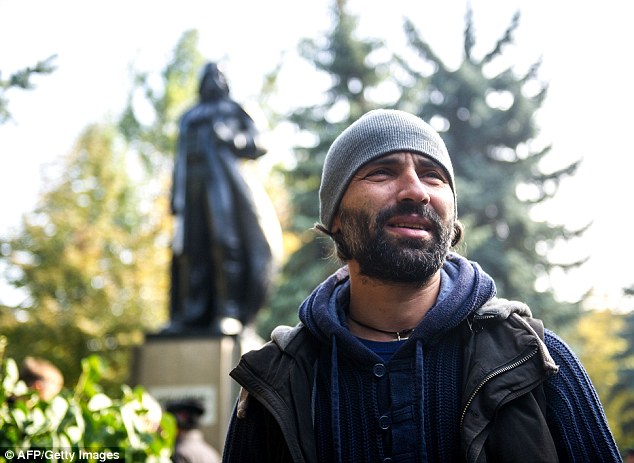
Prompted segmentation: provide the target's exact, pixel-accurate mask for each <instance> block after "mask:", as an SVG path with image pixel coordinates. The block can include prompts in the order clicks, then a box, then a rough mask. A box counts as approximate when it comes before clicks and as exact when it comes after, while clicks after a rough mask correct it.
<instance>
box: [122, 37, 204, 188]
mask: <svg viewBox="0 0 634 463" xmlns="http://www.w3.org/2000/svg"><path fill="white" fill-rule="evenodd" d="M198 38H199V34H198V31H196V30H190V31H187V32H185V33H184V34H183V35H182V36H181V38H180V39H179V41H178V43H177V44H176V47H175V48H174V53H173V55H172V58H171V60H170V62H169V63H168V64H167V65H166V66H165V68H164V69H163V71H162V73H161V76H160V79H154V78H153V77H155V76H153V75H150V74H149V73H147V72H141V71H138V70H135V71H134V72H133V76H132V79H133V85H132V89H131V91H130V93H129V97H128V103H127V105H126V107H125V109H124V111H123V114H122V116H121V118H120V120H119V123H118V126H119V130H120V132H121V134H122V135H123V136H124V138H125V139H126V140H127V142H128V143H129V144H130V146H131V147H132V148H133V149H134V150H135V151H137V152H138V153H139V155H140V158H141V159H142V161H143V165H144V167H145V168H146V171H147V173H148V174H149V175H148V178H147V180H148V181H151V180H152V178H158V179H159V183H160V185H162V186H161V187H159V188H158V189H157V190H156V194H159V195H163V194H165V187H169V186H170V184H166V183H165V174H166V173H170V172H171V168H172V166H173V160H174V154H175V146H176V139H177V137H178V121H179V119H180V116H181V114H182V113H183V112H184V111H185V109H186V108H187V107H188V106H190V105H191V104H192V103H193V102H194V101H196V99H197V98H198V84H199V79H200V73H201V71H202V69H203V65H204V64H205V59H204V57H203V56H202V55H201V53H200V51H199V50H198Z"/></svg>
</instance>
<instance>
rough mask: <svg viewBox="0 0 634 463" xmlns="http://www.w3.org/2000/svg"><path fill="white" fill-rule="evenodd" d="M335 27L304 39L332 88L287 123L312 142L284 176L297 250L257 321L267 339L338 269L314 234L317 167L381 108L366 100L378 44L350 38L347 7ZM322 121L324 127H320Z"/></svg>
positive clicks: (373, 82)
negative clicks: (339, 139) (343, 135)
mask: <svg viewBox="0 0 634 463" xmlns="http://www.w3.org/2000/svg"><path fill="white" fill-rule="evenodd" d="M332 16H333V27H332V29H331V30H329V31H327V32H326V33H325V34H324V36H323V37H320V38H318V39H314V40H313V39H305V40H303V41H302V42H301V44H300V48H299V50H300V54H301V56H302V57H303V58H304V59H306V60H307V61H309V62H311V63H312V64H314V66H315V67H316V69H317V71H318V72H319V73H324V74H325V75H328V76H329V78H330V86H329V87H328V88H327V89H325V90H324V91H323V93H322V95H323V98H322V99H321V101H318V102H316V103H315V104H313V105H311V106H306V107H302V108H300V109H297V110H294V111H292V112H291V113H290V114H289V115H288V117H287V118H288V120H290V121H291V122H292V123H293V124H296V125H297V127H299V128H300V130H301V131H302V132H303V133H304V134H309V135H310V139H311V140H312V142H310V143H307V144H302V145H298V146H296V147H295V148H294V151H293V154H294V163H293V167H292V168H290V169H286V170H284V171H283V175H284V178H285V185H286V189H287V191H288V197H289V198H290V201H291V206H290V207H291V209H292V213H290V214H288V217H289V221H288V222H287V223H285V224H284V228H285V230H286V232H287V238H288V235H289V234H290V235H292V236H293V237H294V239H295V240H296V243H297V250H296V251H295V252H294V253H292V254H291V255H290V256H289V258H288V260H287V262H286V263H285V264H284V266H283V269H282V271H281V275H280V278H279V285H278V288H277V291H276V292H275V294H274V295H273V298H272V300H271V302H270V305H269V307H267V308H265V309H264V310H262V311H261V312H260V314H259V317H258V331H259V333H260V334H261V335H262V336H263V337H265V339H266V338H268V336H269V334H270V330H271V329H272V328H273V327H274V326H275V325H277V324H280V323H286V324H295V323H296V322H297V307H298V305H299V303H300V302H301V301H302V300H303V299H304V298H305V297H306V296H307V295H308V293H309V292H310V291H311V290H312V289H313V288H314V287H315V286H316V285H317V284H318V283H319V282H321V281H322V280H323V279H324V278H325V277H327V276H328V275H329V274H330V273H332V272H333V271H334V270H335V269H336V268H337V264H336V262H335V261H334V259H331V260H328V257H329V256H330V255H331V254H332V246H331V245H330V242H329V239H327V238H323V237H321V236H319V235H317V233H316V232H315V231H313V230H312V227H313V225H314V224H315V222H316V221H317V220H318V217H319V203H318V200H317V196H318V190H319V183H320V178H321V167H322V165H323V162H324V158H325V156H326V153H327V151H328V147H329V146H330V145H331V144H332V142H333V141H334V139H335V138H336V136H337V135H338V134H339V133H340V132H341V131H342V130H343V129H344V128H345V127H347V126H348V125H350V123H352V122H353V121H354V120H356V119H358V118H359V117H360V116H361V115H362V114H363V113H365V112H366V111H368V110H370V109H373V108H375V107H377V106H379V103H378V102H376V101H372V100H371V99H370V98H369V97H368V94H369V93H371V91H372V89H375V88H376V87H377V86H378V85H379V84H380V83H381V81H382V79H383V75H384V73H385V72H386V65H387V63H385V62H382V61H379V60H378V59H379V58H378V56H379V55H378V53H377V52H378V51H379V50H381V49H382V48H383V44H382V43H381V42H380V41H375V40H359V39H356V38H355V37H354V32H355V30H356V28H357V23H358V18H357V17H355V16H353V15H350V14H349V13H348V12H347V11H346V1H345V0H339V1H338V2H337V3H336V4H335V5H334V8H333V10H332ZM324 121H325V122H326V123H324Z"/></svg>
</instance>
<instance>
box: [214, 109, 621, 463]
mask: <svg viewBox="0 0 634 463" xmlns="http://www.w3.org/2000/svg"><path fill="white" fill-rule="evenodd" d="M320 207H321V209H320V216H321V217H320V218H321V224H318V225H317V228H318V229H320V230H321V231H323V232H325V233H327V234H328V235H330V236H331V237H332V239H333V240H334V242H335V247H336V250H337V254H338V256H339V257H340V258H341V259H342V260H343V261H344V262H345V264H346V266H344V267H343V268H342V269H340V270H339V271H338V272H337V273H335V274H334V275H332V276H331V277H330V278H328V279H327V280H326V281H324V282H323V283H322V284H321V285H320V286H319V287H318V288H317V289H315V291H314V292H313V293H312V294H311V295H310V296H309V297H308V298H307V299H306V300H305V301H304V302H303V304H302V305H301V307H300V309H299V317H300V320H301V323H300V324H299V325H298V326H296V327H295V328H292V329H291V328H278V329H276V330H275V331H274V332H273V334H272V339H273V341H272V342H270V343H268V344H266V345H265V346H264V347H263V348H262V349H261V350H259V351H254V352H250V353H247V354H245V355H244V356H243V358H242V359H241V361H240V364H239V365H238V366H237V367H236V368H235V369H234V370H233V372H232V373H231V375H232V377H233V378H234V379H235V380H236V381H238V383H240V385H241V386H242V391H241V394H240V399H239V401H238V404H237V407H236V410H235V414H234V416H233V418H232V421H231V425H230V429H229V432H228V436H227V441H226V445H225V453H224V461H226V462H238V461H293V462H316V461H324V462H377V461H383V462H397V461H399V462H409V461H412V462H414V461H416V462H443V463H444V462H454V461H469V462H471V461H473V462H476V461H477V462H485V461H506V462H537V461H549V462H550V461H586V462H600V461H620V457H619V453H618V450H617V448H616V445H615V442H614V439H613V437H612V434H611V432H610V430H609V428H608V426H607V422H606V419H605V415H604V413H603V410H602V408H601V405H600V403H599V402H598V400H597V396H596V393H595V391H594V389H593V387H592V385H591V384H590V381H589V379H588V377H587V375H586V373H585V372H584V370H583V368H582V366H581V365H580V364H579V362H578V360H577V359H576V357H575V356H574V355H573V354H572V353H571V351H570V350H569V349H568V347H566V345H565V344H564V343H563V342H562V341H561V340H560V339H559V338H558V337H556V336H555V335H554V334H553V333H551V332H550V331H546V332H545V333H544V330H543V326H542V325H541V324H540V323H539V321H537V320H534V319H532V318H530V310H529V309H528V307H526V306H525V305H524V304H521V303H518V302H510V301H506V300H503V299H497V298H495V292H496V290H495V284H494V282H493V281H492V279H491V278H490V277H489V276H488V275H487V274H486V273H484V272H483V270H482V269H481V268H480V267H479V266H478V264H476V263H474V262H470V261H468V260H466V259H465V258H463V257H461V256H459V255H458V254H456V253H453V252H450V251H449V250H450V247H451V246H454V245H455V244H457V243H458V241H459V240H460V238H461V236H462V227H461V226H460V223H459V222H458V221H457V205H456V188H455V184H454V174H453V168H452V165H451V160H450V158H449V155H448V153H447V150H446V148H445V145H444V143H443V141H442V140H441V138H440V136H439V135H438V134H437V133H436V132H435V131H434V130H433V129H432V128H431V127H430V126H429V125H427V124H426V123H425V122H423V121H422V120H420V119H419V118H417V117H415V116H413V115H410V114H407V113H404V112H401V111H395V110H375V111H371V112H369V113H367V114H366V115H364V116H363V117H361V118H360V119H359V120H358V121H356V122H355V123H354V124H352V125H351V126H350V127H348V128H347V129H346V130H345V131H344V132H343V133H342V134H341V135H340V136H339V137H338V138H337V139H336V140H335V142H334V143H333V145H332V146H331V148H330V150H329V152H328V155H327V157H326V161H325V164H324V169H323V174H322V180H321V187H320ZM542 339H545V343H544V341H542Z"/></svg>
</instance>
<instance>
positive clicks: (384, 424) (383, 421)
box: [379, 415, 392, 430]
mask: <svg viewBox="0 0 634 463" xmlns="http://www.w3.org/2000/svg"><path fill="white" fill-rule="evenodd" d="M390 424H392V423H391V420H390V417H389V416H387V415H383V416H382V417H381V418H379V428H381V429H383V430H386V429H389V428H390Z"/></svg>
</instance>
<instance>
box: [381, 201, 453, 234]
mask: <svg viewBox="0 0 634 463" xmlns="http://www.w3.org/2000/svg"><path fill="white" fill-rule="evenodd" d="M399 215H417V216H419V217H422V218H424V219H427V220H429V221H430V222H431V223H432V225H433V226H434V229H435V230H434V231H435V232H438V230H440V227H441V223H442V219H441V218H440V216H439V215H438V214H437V213H436V211H434V210H433V209H432V208H431V207H429V205H428V204H421V203H399V204H396V205H394V206H391V207H389V208H386V209H383V210H381V211H379V213H378V214H377V216H376V225H377V226H379V227H383V226H384V225H385V224H386V223H387V222H388V221H389V220H390V219H391V218H392V217H395V216H399Z"/></svg>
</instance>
